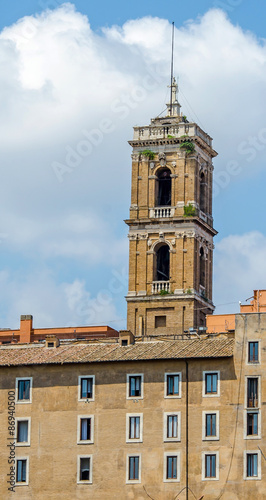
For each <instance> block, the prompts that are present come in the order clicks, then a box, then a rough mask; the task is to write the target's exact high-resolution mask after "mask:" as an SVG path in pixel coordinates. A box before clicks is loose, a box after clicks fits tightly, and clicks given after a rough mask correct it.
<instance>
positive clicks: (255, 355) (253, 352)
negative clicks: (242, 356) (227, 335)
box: [248, 341, 259, 363]
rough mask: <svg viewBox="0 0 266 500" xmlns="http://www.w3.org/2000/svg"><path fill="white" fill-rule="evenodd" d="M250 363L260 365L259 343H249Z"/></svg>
mask: <svg viewBox="0 0 266 500" xmlns="http://www.w3.org/2000/svg"><path fill="white" fill-rule="evenodd" d="M248 363H259V342H258V341H250V342H248Z"/></svg>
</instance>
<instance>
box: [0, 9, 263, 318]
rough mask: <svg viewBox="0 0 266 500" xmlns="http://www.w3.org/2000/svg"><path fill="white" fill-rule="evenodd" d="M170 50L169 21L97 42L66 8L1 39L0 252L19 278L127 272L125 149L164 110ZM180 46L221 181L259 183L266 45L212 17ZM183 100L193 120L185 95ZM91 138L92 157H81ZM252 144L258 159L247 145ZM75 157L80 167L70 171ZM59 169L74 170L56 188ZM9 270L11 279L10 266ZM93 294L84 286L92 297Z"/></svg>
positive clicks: (148, 21) (129, 26)
mask: <svg viewBox="0 0 266 500" xmlns="http://www.w3.org/2000/svg"><path fill="white" fill-rule="evenodd" d="M170 38H171V25H170V24H169V23H168V21H166V20H164V19H159V18H152V17H146V18H143V19H138V20H135V21H128V22H127V23H125V24H124V26H122V27H116V26H114V27H111V28H109V29H104V30H103V32H102V34H98V33H94V32H93V30H92V29H91V27H90V24H89V21H88V19H87V18H86V16H83V15H81V14H80V13H79V12H77V11H76V10H75V9H74V7H73V6H72V5H71V4H64V5H63V6H61V7H59V8H58V9H55V10H53V11H45V12H43V13H42V14H41V15H38V16H35V17H33V16H30V17H25V18H23V19H21V20H20V21H18V22H17V23H15V24H14V25H12V26H10V27H7V28H5V29H4V30H3V31H2V33H0V95H1V96H2V102H1V113H0V133H1V149H2V151H1V213H2V214H3V215H4V216H2V217H1V220H0V234H4V235H5V238H1V247H0V248H1V251H3V252H6V253H9V254H10V255H11V254H12V258H13V259H14V261H13V262H14V264H13V265H14V268H15V267H16V265H15V262H16V261H17V260H20V259H21V258H22V257H23V258H25V256H28V257H29V258H33V259H34V262H35V265H36V262H37V260H38V258H39V259H40V272H41V269H42V266H43V262H44V263H45V264H46V265H47V266H48V262H49V267H50V269H51V272H52V274H53V273H55V274H56V266H55V263H54V262H55V259H58V258H61V259H62V267H63V266H64V263H65V265H66V266H67V269H68V279H67V280H66V281H67V282H69V283H75V275H74V271H73V275H72V279H69V273H70V272H71V266H73V269H74V268H75V266H76V265H77V264H79V265H80V263H82V265H84V267H86V269H87V270H89V269H93V270H95V266H98V272H99V276H102V273H103V271H102V270H101V266H103V265H106V263H108V265H111V266H115V265H117V263H118V262H119V263H121V266H124V265H125V264H126V263H127V242H126V239H125V236H124V235H125V229H124V225H123V222H122V219H123V218H126V217H127V214H128V207H129V204H130V186H129V184H130V168H131V165H130V163H131V159H130V148H129V147H128V146H127V143H126V141H127V140H128V139H130V138H131V137H132V126H133V125H135V124H139V125H142V124H147V123H148V121H149V118H150V117H152V116H156V115H158V114H159V113H160V112H161V111H162V110H163V109H164V106H165V100H167V97H166V90H167V89H166V85H167V84H168V80H169V77H168V76H169V66H170ZM175 46H176V49H175V68H176V74H177V75H180V85H181V90H182V91H183V92H184V94H185V95H186V97H187V98H188V99H189V102H190V103H191V105H192V107H193V108H194V109H195V110H196V113H197V115H198V116H200V118H201V120H202V122H204V123H206V129H207V130H206V131H207V132H209V133H210V134H211V135H213V137H214V138H215V141H214V146H215V147H216V148H217V149H218V150H219V152H220V159H218V160H217V161H216V170H217V171H219V170H220V171H224V170H225V169H226V168H227V162H228V161H229V160H231V159H236V160H237V162H238V163H239V165H240V167H241V168H240V169H239V173H238V174H237V175H236V176H234V175H231V174H230V175H229V174H228V175H229V181H231V180H233V179H238V178H239V175H241V176H243V175H244V174H245V172H246V171H247V172H248V171H249V170H250V168H248V167H250V166H251V165H252V172H253V175H254V172H256V170H258V169H259V168H261V166H262V165H263V162H262V161H261V160H262V157H263V156H265V146H266V144H265V142H266V139H265V140H264V133H263V131H264V130H265V127H266V125H265V118H264V117H265V111H266V109H265V108H266V100H265V79H266V72H265V62H266V49H265V45H264V43H262V42H261V41H258V40H257V39H256V38H255V37H253V36H252V35H251V34H250V33H245V32H243V31H242V30H241V29H240V28H239V27H235V26H233V25H232V24H231V23H230V21H229V20H228V19H227V18H226V16H225V14H224V13H222V11H219V10H211V11H209V12H207V13H206V15H205V16H203V17H202V18H199V19H197V20H196V21H190V22H189V23H187V25H185V26H183V27H180V28H179V29H176V32H175ZM251 97H252V115H251V114H250V113H249V111H250V109H249V107H250V102H249V101H250V99H251ZM180 100H181V101H183V102H182V104H183V111H184V113H185V114H186V115H187V116H188V117H189V118H193V116H192V113H191V112H190V108H189V107H188V106H187V104H186V102H184V98H183V97H182V94H181V96H180ZM103 120H105V121H104V122H103ZM106 120H108V122H106ZM104 123H105V125H104ZM106 123H108V126H107V125H106ZM107 128H108V133H107V132H106V131H104V130H106V129H107ZM84 131H85V134H84ZM95 131H96V132H95ZM265 132H266V130H265ZM88 134H91V136H90V139H89V141H90V144H91V151H90V152H89V153H88V151H87V152H86V151H84V147H85V148H86V144H85V143H84V138H85V139H86V138H87V136H88ZM93 134H94V135H93ZM95 134H96V135H95ZM97 134H98V139H97V137H96V136H97ZM92 136H93V139H92ZM251 136H255V137H257V140H258V143H259V146H260V149H258V148H257V146H254V144H253V145H250V144H249V141H250V137H251ZM265 137H266V134H265ZM263 141H265V142H263ZM243 143H244V144H243ZM241 145H242V146H241ZM239 147H240V149H239ZM247 148H248V149H249V152H247ZM250 150H252V151H250ZM70 151H72V156H73V155H75V158H76V160H75V161H76V164H75V166H72V167H71V168H69V166H68V165H69V164H68V163H67V158H68V156H69V154H70ZM252 152H253V153H252ZM251 158H252V159H251ZM55 162H57V164H61V165H63V166H64V165H65V166H68V170H67V171H66V173H64V174H63V177H62V179H61V180H63V182H61V183H60V182H59V179H58V177H56V175H55V169H54V168H53V165H54V164H55ZM217 248H218V245H217ZM38 256H39V257H38ZM41 260H42V261H43V262H42V263H41ZM66 262H67V264H66ZM3 266H5V267H6V268H7V269H8V268H12V260H11V258H9V259H6V261H3ZM12 276H13V275H12ZM86 276H87V275H86ZM60 279H61V282H62V283H63V278H62V277H61V278H60ZM84 279H85V278H84ZM11 280H12V281H13V280H14V278H13V277H12V279H11ZM52 281H54V280H52ZM99 281H101V282H102V280H99ZM49 283H50V285H49ZM18 284H19V281H18ZM31 286H32V288H33V289H35V291H36V293H35V295H34V300H35V301H36V304H37V301H39V303H41V302H42V300H43V296H42V293H41V291H40V289H39V288H38V285H37V284H34V280H32V282H31ZM49 286H50V294H49V295H51V296H53V295H55V294H56V293H57V288H55V287H54V285H53V283H52V282H47V288H46V289H47V290H49ZM80 286H81V285H80ZM82 286H83V285H82ZM91 286H92V285H91V284H89V282H88V278H86V283H85V284H84V287H85V290H86V291H87V293H90V287H91ZM95 286H96V288H97V286H98V285H97V284H96V285H95V284H94V288H95ZM15 288H16V287H15V284H14V289H15ZM18 289H20V287H19V286H18ZM215 289H217V284H215ZM84 293H85V292H84ZM123 293H124V292H123ZM95 295H97V290H96V291H95V293H93V294H92V295H91V296H93V297H94V296H95ZM9 300H10V302H9V307H10V310H11V309H12V310H13V311H14V314H17V312H18V307H17V306H18V305H19V307H20V308H21V309H23V308H24V307H22V306H23V303H21V300H22V299H21V298H19V296H18V295H17V294H16V293H14V294H10V295H9ZM90 300H93V299H90ZM121 301H124V298H123V296H122V294H121ZM55 303H57V300H55ZM49 307H50V305H49ZM51 307H52V306H51ZM60 307H61V303H60V304H59V305H58V310H59V308H60ZM52 309H53V308H52ZM46 310H47V307H46ZM63 310H64V308H63ZM20 312H21V311H20ZM22 312H23V311H22ZM57 314H58V317H60V315H59V313H57ZM11 316H12V315H11ZM11 316H10V317H11ZM55 317H56V314H55V313H54V314H53V315H52V319H53V321H54V318H55Z"/></svg>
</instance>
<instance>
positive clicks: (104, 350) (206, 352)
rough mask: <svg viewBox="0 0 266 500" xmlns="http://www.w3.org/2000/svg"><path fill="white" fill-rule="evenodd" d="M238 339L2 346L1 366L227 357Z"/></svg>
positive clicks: (0, 351)
mask: <svg viewBox="0 0 266 500" xmlns="http://www.w3.org/2000/svg"><path fill="white" fill-rule="evenodd" d="M233 348H234V339H208V340H206V339H202V340H201V339H191V340H171V341H156V342H137V343H136V344H133V345H129V346H125V347H121V346H120V345H119V344H118V343H115V344H107V343H106V344H100V343H99V344H79V343H72V344H67V345H61V346H59V347H57V348H46V347H45V346H44V345H28V346H21V347H20V346H12V347H11V346H8V347H7V346H4V347H3V346H2V347H0V366H19V365H40V364H41V365H42V364H65V363H102V362H114V361H138V360H139V361H145V360H155V359H186V358H223V357H231V356H232V355H233Z"/></svg>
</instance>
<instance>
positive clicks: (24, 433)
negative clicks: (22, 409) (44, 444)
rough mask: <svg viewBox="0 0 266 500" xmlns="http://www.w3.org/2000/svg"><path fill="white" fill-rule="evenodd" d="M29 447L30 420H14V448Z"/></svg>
mask: <svg viewBox="0 0 266 500" xmlns="http://www.w3.org/2000/svg"><path fill="white" fill-rule="evenodd" d="M29 445H30V418H23V417H21V418H16V446H29Z"/></svg>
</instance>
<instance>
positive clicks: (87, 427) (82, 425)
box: [77, 415, 94, 444]
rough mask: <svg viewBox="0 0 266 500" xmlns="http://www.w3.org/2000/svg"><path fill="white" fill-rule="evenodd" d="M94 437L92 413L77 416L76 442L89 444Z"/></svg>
mask: <svg viewBox="0 0 266 500" xmlns="http://www.w3.org/2000/svg"><path fill="white" fill-rule="evenodd" d="M93 439H94V415H79V416H78V435H77V442H78V444H90V443H93Z"/></svg>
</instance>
